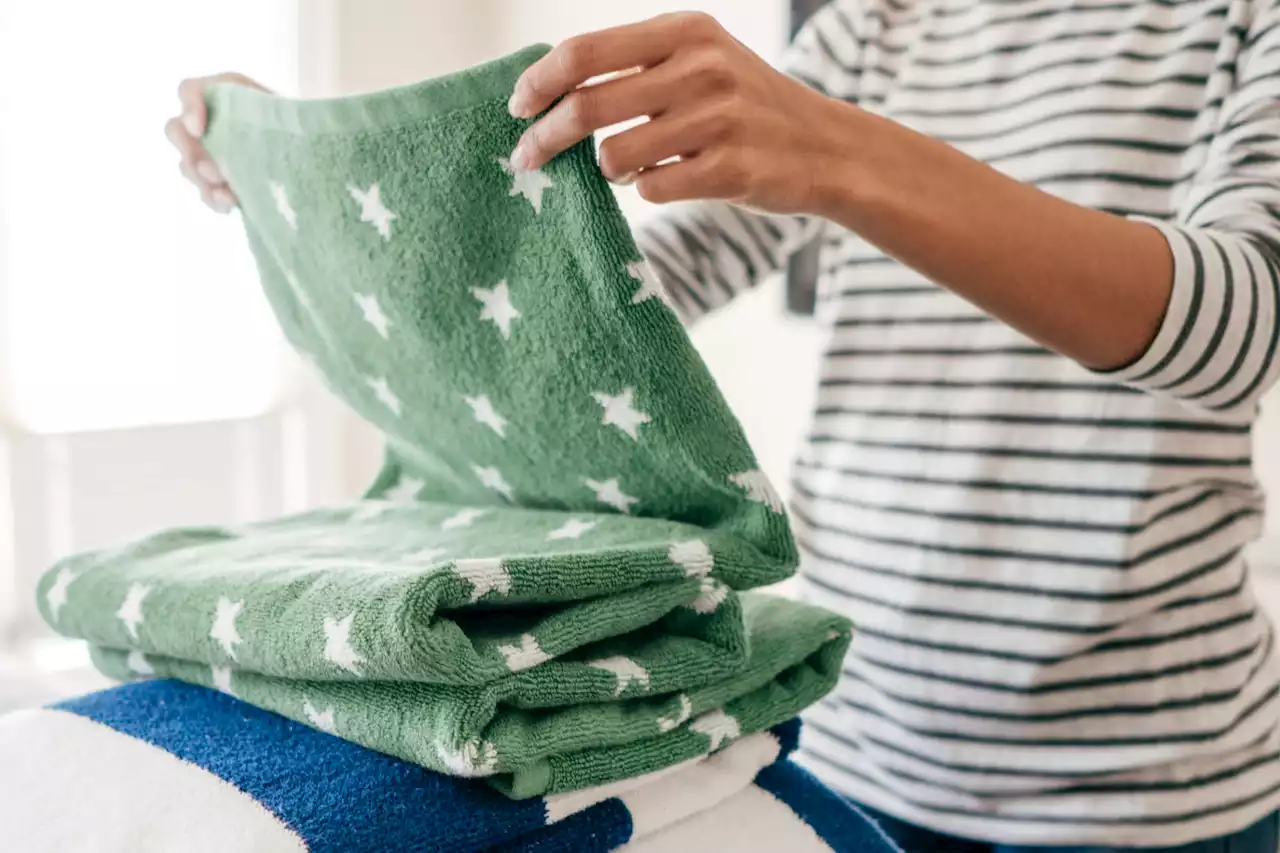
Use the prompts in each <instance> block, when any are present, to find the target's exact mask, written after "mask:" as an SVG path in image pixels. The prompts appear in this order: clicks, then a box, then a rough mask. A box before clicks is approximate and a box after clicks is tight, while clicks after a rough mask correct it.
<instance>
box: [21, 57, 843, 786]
mask: <svg viewBox="0 0 1280 853" xmlns="http://www.w3.org/2000/svg"><path fill="white" fill-rule="evenodd" d="M544 51H545V48H542V47H536V48H531V49H528V50H525V51H522V52H520V53H518V54H515V55H513V56H510V57H507V58H505V59H502V60H498V61H496V62H493V63H490V64H488V65H485V66H480V67H478V68H475V69H471V70H468V71H465V72H462V73H460V74H457V75H452V76H450V77H446V78H441V79H438V80H432V81H427V82H425V83H420V84H417V85H415V86H410V87H407V88H403V89H396V90H390V91H386V92H382V93H378V94H374V95H368V96H362V97H357V98H349V99H339V100H333V101H314V102H298V101H289V100H285V99H281V98H277V97H274V96H271V95H266V94H263V93H261V92H257V91H251V90H248V89H244V88H239V87H223V88H217V89H215V90H213V91H212V92H211V93H210V95H209V103H208V106H209V114H210V124H209V131H208V134H207V136H206V140H205V142H206V145H207V147H208V149H209V150H210V152H212V154H213V155H214V157H215V158H216V159H217V160H218V163H219V165H220V166H221V167H222V168H223V171H224V172H225V173H226V174H227V176H228V178H229V180H230V183H231V186H232V188H233V189H234V191H235V193H236V195H237V196H238V198H239V199H240V202H241V211H242V216H243V219H244V224H245V228H246V232H247V235H248V239H249V242H250V245H251V247H252V250H253V253H254V256H255V258H256V259H257V262H258V266H259V271H260V273H261V278H262V282H263V287H264V290H265V292H266V295H267V298H268V300H269V301H270V304H271V306H272V307H273V309H274V311H275V313H276V316H277V318H278V320H279V322H280V324H281V326H282V328H283V329H284V332H285V334H286V336H287V338H288V340H289V342H290V343H291V344H292V345H293V346H294V347H295V348H296V349H297V350H298V351H299V352H300V353H302V354H303V355H304V356H305V357H306V358H307V359H308V360H309V361H310V362H311V363H312V364H313V365H314V366H315V368H316V369H317V371H318V372H319V374H320V375H321V376H322V377H323V378H324V379H325V381H326V382H327V384H328V385H329V387H330V388H331V389H332V390H333V391H334V393H335V394H337V395H338V396H339V397H341V398H342V399H343V400H345V401H346V402H347V403H348V404H349V405H350V406H351V407H352V408H353V409H354V410H355V411H356V412H357V413H359V414H360V415H361V416H362V417H363V418H364V419H366V420H367V421H369V422H370V423H372V424H373V425H375V426H376V427H377V428H378V429H379V430H381V431H382V433H383V434H384V435H385V436H386V439H387V447H388V452H387V460H386V463H385V465H384V468H383V470H382V472H381V473H380V475H379V476H378V478H377V480H376V482H375V483H374V485H373V487H372V488H371V489H370V490H369V493H368V495H367V496H366V499H365V500H362V501H360V502H358V503H357V504H355V505H352V506H347V507H342V508H336V509H324V510H318V511H314V512H308V513H304V514H301V515H296V516H292V517H288V518H283V519H278V520H273V521H267V522H263V523H259V524H252V525H247V526H243V527H236V528H221V527H219V528H212V527H210V528H185V529H179V530H171V531H167V532H164V533H160V534H158V535H155V536H152V537H150V538H147V539H145V540H142V541H140V542H137V543H134V544H131V545H129V546H126V547H122V548H117V549H112V550H107V551H100V552H95V553H90V554H84V555H80V556H77V557H74V558H71V559H69V560H66V561H64V562H63V563H62V564H60V565H58V566H56V567H54V568H53V569H52V570H51V571H50V572H48V573H47V575H46V576H45V577H44V579H43V580H42V582H41V584H40V589H39V593H40V600H41V607H42V610H43V613H44V615H45V617H46V618H47V620H48V621H49V623H50V624H51V625H53V626H54V627H55V628H56V629H57V630H59V631H61V632H63V633H65V634H68V635H71V636H75V637H81V638H84V639H87V640H88V641H89V642H90V643H91V644H92V646H93V648H94V660H95V662H96V663H97V665H98V666H99V668H100V669H102V670H103V671H104V672H106V673H108V674H110V675H113V676H117V677H120V678H129V677H136V676H153V675H154V676H167V677H172V678H177V679H181V680H183V681H187V682H193V683H196V684H202V685H205V686H210V687H216V688H217V689H219V690H221V691H223V692H225V693H230V694H233V695H234V696H236V697H238V698H240V699H242V700H244V701H245V702H248V703H250V704H252V705H256V706H259V707H262V708H266V709H269V710H272V711H276V712H278V713H279V714H283V715H284V716H287V717H291V718H293V719H295V720H297V721H299V722H302V723H305V724H307V725H310V726H312V727H314V728H317V729H322V730H324V731H326V732H330V733H334V734H336V735H338V736H339V737H341V738H343V739H346V740H349V741H353V742H355V743H358V744H361V745H363V746H366V747H369V748H371V749H373V750H377V751H379V752H382V753H387V754H390V755H393V756H397V757H399V758H401V759H403V760H405V761H408V762H412V763H413V764H415V765H419V766H422V767H426V768H431V769H433V770H436V771H438V772H440V773H444V774H449V775H452V776H468V777H470V776H476V777H485V778H486V779H487V780H488V781H489V782H490V783H491V784H493V785H494V786H495V787H497V788H498V789H500V790H501V791H502V792H503V793H505V794H507V795H508V796H510V797H512V798H515V799H520V798H527V797H534V796H545V795H548V794H556V793H563V792H570V791H575V790H580V789H583V788H587V787H590V786H599V785H602V784H605V783H610V782H614V781H617V780H621V779H629V778H634V777H638V776H641V775H644V774H650V773H654V772H657V771H660V770H662V769H663V768H667V767H671V766H673V765H677V764H680V763H681V762H685V761H688V760H691V759H696V758H698V757H699V756H704V755H706V754H708V753H710V752H713V751H716V750H720V749H722V748H724V747H726V746H728V745H730V744H732V743H734V742H735V741H737V740H739V739H742V738H745V737H747V736H749V735H751V734H752V733H755V732H763V731H765V730H768V729H770V728H771V727H774V726H776V725H778V724H780V723H783V722H784V721H786V720H788V719H791V718H793V717H794V716H795V715H796V714H798V713H799V712H800V711H801V710H802V709H803V708H805V707H806V706H807V705H809V704H811V703H813V702H815V701H817V700H818V699H819V698H820V697H821V696H822V695H823V694H824V693H826V692H827V691H828V690H829V689H830V688H831V687H832V686H833V685H834V683H835V681H836V678H837V676H838V674H839V670H840V661H841V659H842V657H843V653H844V651H845V649H846V647H847V645H848V643H849V626H848V624H847V623H846V622H844V621H843V620H842V619H840V618H839V617H836V616H834V615H832V614H830V613H827V612H825V611H822V610H819V609H816V608H812V607H808V606H805V605H803V604H799V603H795V602H791V601H786V600H782V599H777V598H772V597H769V596H766V595H761V594H759V593H751V592H747V590H750V589H751V588H754V587H760V586H764V585H767V584H771V583H774V582H776V581H779V580H781V579H783V578H785V577H787V576H788V575H789V574H790V573H791V571H792V570H793V568H794V565H795V562H796V553H795V547H794V543H793V541H792V539H791V536H790V533H789V529H788V525H787V520H786V517H785V515H784V513H783V508H782V506H781V504H780V502H779V500H778V498H777V496H776V495H775V493H774V492H773V490H772V488H771V487H770V485H769V483H768V481H767V479H766V478H765V476H764V474H763V473H762V472H761V471H760V470H759V468H758V465H757V463H756V461H755V459H754V457H753V454H752V452H751V450H750V448H749V447H748V445H747V443H746V440H745V438H744V437H743V434H742V431H741V428H740V427H739V425H738V423H737V422H736V420H735V419H734V417H733V415H732V413H731V412H730V411H729V409H728V407H727V406H726V404H725V403H724V401H723V399H722V398H721V396H720V394H719V392H718V390H717V388H716V387H715V384H714V382H713V381H712V379H711V377H710V376H709V374H708V373H707V371H706V369H705V367H704V366H703V364H702V362H701V361H700V359H699V358H698V357H697V355H696V353H695V351H694V350H693V348H692V346H691V345H690V343H689V341H688V339H687V337H686V336H685V333H684V331H683V329H682V328H681V326H680V324H679V322H678V320H677V318H676V317H675V316H674V315H673V313H672V312H671V310H670V308H669V307H668V306H667V305H666V304H665V302H664V300H663V298H662V293H661V291H660V289H659V286H658V284H657V282H656V280H655V278H654V276H653V274H652V272H651V271H650V270H649V269H648V268H647V266H646V265H645V264H644V262H643V261H642V259H641V257H640V255H639V252H638V251H637V249H636V246H635V244H634V242H633V241H632V239H631V235H630V232H629V231H628V229H627V227H626V225H625V223H624V221H623V219H622V217H621V215H620V213H619V212H618V210H617V208H616V206H615V203H614V200H613V196H612V194H611V192H610V190H609V188H608V186H607V185H606V183H605V182H604V181H603V179H602V178H601V176H600V174H599V170H598V168H597V167H596V164H595V161H594V156H593V150H592V148H591V146H590V144H589V143H583V144H581V145H579V146H577V147H575V148H573V149H572V150H571V151H569V152H567V153H566V154H565V155H563V156H561V157H559V158H558V159H557V160H556V161H554V162H553V163H552V164H551V165H550V166H548V167H546V168H545V169H544V170H541V171H535V172H520V171H516V170H514V169H513V168H512V167H511V165H510V163H509V162H508V160H507V158H506V155H507V153H508V152H509V151H510V150H511V148H512V147H513V146H514V144H515V142H516V140H517V138H518V137H519V134H520V132H521V130H522V129H523V126H524V123H523V122H520V121H517V120H515V119H512V118H511V117H510V116H509V115H508V114H507V112H506V108H505V104H506V100H507V97H508V95H509V93H510V91H511V89H512V86H513V84H514V82H515V80H516V78H517V76H518V75H519V73H520V72H521V71H522V70H523V69H524V68H525V67H526V66H527V65H528V64H529V63H531V62H532V61H534V60H535V59H536V58H537V57H538V56H540V55H542V53H543V52H544ZM744 236H749V235H744ZM744 257H745V256H744ZM229 345H234V344H233V343H229Z"/></svg>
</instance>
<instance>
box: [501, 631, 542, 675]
mask: <svg viewBox="0 0 1280 853" xmlns="http://www.w3.org/2000/svg"><path fill="white" fill-rule="evenodd" d="M498 651H499V652H500V653H501V654H502V656H503V657H504V658H506V660H507V669H509V670H511V671H512V672H520V671H521V670H523V669H531V668H533V667H535V666H537V665H539V664H543V663H546V662H547V661H549V660H551V655H549V654H547V653H546V652H544V651H543V650H542V647H541V646H539V645H538V638H537V637H535V636H533V635H532V634H524V635H522V636H521V637H520V645H518V646H498Z"/></svg>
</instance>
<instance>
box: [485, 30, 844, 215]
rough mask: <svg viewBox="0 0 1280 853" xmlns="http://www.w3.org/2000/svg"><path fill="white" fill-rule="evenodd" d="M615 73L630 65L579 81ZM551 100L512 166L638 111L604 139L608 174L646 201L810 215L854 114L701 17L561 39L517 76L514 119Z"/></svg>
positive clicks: (530, 164)
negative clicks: (709, 202)
mask: <svg viewBox="0 0 1280 853" xmlns="http://www.w3.org/2000/svg"><path fill="white" fill-rule="evenodd" d="M617 72H631V73H625V74H623V76H615V77H613V78H612V79H608V80H606V81H605V82H601V83H596V84H594V85H589V86H588V85H584V84H585V83H586V82H587V81H588V80H589V79H591V78H594V77H598V76H600V75H605V74H611V73H617ZM560 98H563V100H560V102H559V103H555V102H556V100H557V99H560ZM553 103H555V106H554V107H552V104H553ZM548 107H551V109H550V111H549V112H547V114H546V115H544V116H543V117H542V118H541V119H539V120H538V121H537V122H536V123H534V124H533V125H532V126H531V127H530V128H529V129H528V130H527V131H526V132H525V134H524V136H523V137H522V139H521V141H520V143H519V145H517V147H516V149H515V152H514V153H513V156H512V165H513V166H515V167H517V168H523V169H536V168H539V167H541V166H542V165H543V164H544V163H546V162H547V161H548V160H550V159H551V158H552V157H554V156H555V155H556V154H558V153H560V152H561V151H563V150H565V149H567V148H569V147H570V146H572V145H574V144H575V143H577V142H578V141H580V140H582V139H584V138H585V137H587V136H590V135H591V134H593V133H594V132H596V131H597V130H600V129H602V128H606V127H610V126H612V125H615V124H619V123H622V122H626V121H630V120H632V119H636V118H641V117H647V118H649V121H647V122H645V123H643V124H640V125H638V126H636V127H633V128H631V129H629V130H626V131H624V132H622V133H619V134H616V135H614V136H611V137H609V138H608V139H606V140H605V141H604V143H603V144H602V145H601V147H600V167H601V170H602V171H603V172H604V175H605V177H607V178H609V179H610V180H611V181H614V182H615V183H622V184H629V183H632V182H633V181H634V182H635V184H636V186H637V189H638V190H639V192H640V195H641V196H642V197H643V198H645V199H647V200H649V201H653V202H669V201H676V200H679V199H695V198H709V199H723V200H726V201H731V202H735V203H737V204H742V205H746V206H749V207H753V208H757V209H760V210H765V211H768V212H773V213H816V214H821V213H822V212H823V209H824V195H825V188H824V185H823V184H824V179H826V180H828V181H829V179H828V178H827V176H833V175H835V174H837V173H840V172H841V171H842V170H841V169H839V168H838V166H839V164H840V162H841V161H842V160H844V159H845V158H847V157H848V156H849V152H850V151H851V149H852V145H853V143H854V139H853V138H852V136H853V134H852V132H851V128H850V124H851V123H850V119H851V117H852V116H853V115H855V114H857V113H858V110H857V108H856V107H853V106H851V105H849V104H846V103H844V102H841V101H837V100H835V99H833V98H828V97H826V96H824V95H822V94H820V93H818V92H816V91H814V90H813V89H810V88H808V87H807V86H805V85H803V84H802V83H800V82H798V81H796V80H793V79H791V78H790V77H787V76H786V75H784V74H782V73H780V72H779V71H777V70H775V69H774V68H772V67H771V66H770V65H769V64H768V63H766V62H765V61H764V60H762V59H761V58H760V57H758V56H756V55H755V54H754V53H752V52H751V51H750V50H748V49H747V48H746V47H745V46H744V45H743V44H742V43H741V42H739V41H737V40H736V39H735V38H733V37H732V36H731V35H729V34H728V33H727V32H726V31H725V30H724V28H723V27H721V26H720V24H719V23H717V22H716V20H715V19H714V18H712V17H710V16H708V15H704V14H700V13H677V14H668V15H661V16H659V17H656V18H653V19H651V20H648V21H643V22H641V23H638V24H630V25H627V26H622V27H615V28H613V29H608V30H601V31H600V32H596V33H590V34H587V35H582V36H577V37H575V38H571V39H569V40H567V41H564V42H562V43H561V44H560V45H559V46H558V47H556V48H555V49H554V50H552V51H551V52H550V53H548V54H547V55H546V56H544V57H543V58H542V59H540V60H539V61H538V62H536V63H534V64H533V65H532V66H530V67H529V68H528V69H527V70H526V71H525V72H524V74H523V75H522V76H521V77H520V79H519V81H518V82H517V83H516V86H515V91H514V93H513V95H512V97H511V104H510V110H511V114H512V115H514V116H516V117H519V118H530V117H533V116H535V115H537V114H538V113H540V112H542V111H543V110H546V109H547V108H548ZM673 158H678V159H673Z"/></svg>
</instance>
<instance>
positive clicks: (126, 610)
mask: <svg viewBox="0 0 1280 853" xmlns="http://www.w3.org/2000/svg"><path fill="white" fill-rule="evenodd" d="M150 592H151V587H149V586H145V585H143V584H140V583H135V584H133V585H131V586H130V587H129V591H128V592H127V593H126V594H125V597H124V603H123V604H121V605H120V609H119V610H117V611H116V616H117V617H118V618H119V619H120V621H121V622H123V623H124V627H125V630H126V631H128V632H129V636H130V637H132V638H133V641H134V642H135V643H136V642H137V641H138V626H139V625H141V624H142V602H143V599H145V598H146V597H147V595H148V593H150Z"/></svg>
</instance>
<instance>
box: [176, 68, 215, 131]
mask: <svg viewBox="0 0 1280 853" xmlns="http://www.w3.org/2000/svg"><path fill="white" fill-rule="evenodd" d="M208 79H209V78H207V77H193V78H189V79H187V80H183V81H182V82H181V83H179V84H178V100H179V101H181V102H182V125H183V127H185V128H186V129H187V133H189V134H190V135H191V137H192V139H199V138H200V137H201V136H204V127H205V120H206V119H207V117H208V115H207V113H206V111H205V106H204V90H205V85H206V83H207V81H208Z"/></svg>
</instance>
